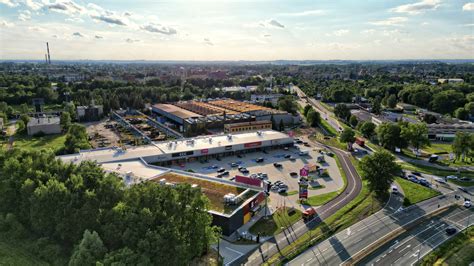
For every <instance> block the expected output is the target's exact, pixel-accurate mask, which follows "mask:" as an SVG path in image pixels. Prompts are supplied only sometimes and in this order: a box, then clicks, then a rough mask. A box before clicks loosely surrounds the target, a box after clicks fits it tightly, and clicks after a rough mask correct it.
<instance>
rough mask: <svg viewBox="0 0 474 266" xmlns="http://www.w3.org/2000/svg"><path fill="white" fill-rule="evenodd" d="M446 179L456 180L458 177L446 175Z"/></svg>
mask: <svg viewBox="0 0 474 266" xmlns="http://www.w3.org/2000/svg"><path fill="white" fill-rule="evenodd" d="M446 179H451V180H457V179H458V177H457V176H455V175H448V176H446Z"/></svg>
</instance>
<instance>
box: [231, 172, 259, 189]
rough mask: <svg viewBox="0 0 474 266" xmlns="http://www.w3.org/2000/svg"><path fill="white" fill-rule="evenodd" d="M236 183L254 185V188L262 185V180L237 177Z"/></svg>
mask: <svg viewBox="0 0 474 266" xmlns="http://www.w3.org/2000/svg"><path fill="white" fill-rule="evenodd" d="M235 182H239V183H243V184H247V185H252V186H257V187H259V186H260V185H261V183H262V181H261V180H260V179H257V178H250V177H246V176H242V175H236V176H235Z"/></svg>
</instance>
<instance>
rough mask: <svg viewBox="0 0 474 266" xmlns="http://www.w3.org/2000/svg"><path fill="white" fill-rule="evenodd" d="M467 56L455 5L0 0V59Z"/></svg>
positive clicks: (473, 18)
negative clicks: (48, 48) (47, 46)
mask: <svg viewBox="0 0 474 266" xmlns="http://www.w3.org/2000/svg"><path fill="white" fill-rule="evenodd" d="M46 41H48V42H49V43H50V46H51V53H52V59H116V60H128V59H147V60H277V59H299V60H303V59H306V60H309V59H314V60H318V59H319V60H327V59H354V60H357V59H362V60H363V59H467V58H470V59H473V58H474V2H469V1H465V0H400V1H395V0H388V1H382V0H377V1H376V0H369V1H367V0H345V1H337V0H328V1H326V0H312V1H298V0H293V1H291V0H289V1H282V0H281V1H258V0H257V1H256V0H254V1H250V0H249V1H247V0H246V1H237V0H214V1H203V0H196V1H191V0H188V1H185V0H174V1H171V0H167V1H144V0H134V1H125V0H107V1H83V0H61V1H54V0H0V59H42V58H44V52H45V42H46Z"/></svg>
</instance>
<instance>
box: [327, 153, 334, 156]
mask: <svg viewBox="0 0 474 266" xmlns="http://www.w3.org/2000/svg"><path fill="white" fill-rule="evenodd" d="M326 155H327V156H329V157H334V153H332V152H327V153H326Z"/></svg>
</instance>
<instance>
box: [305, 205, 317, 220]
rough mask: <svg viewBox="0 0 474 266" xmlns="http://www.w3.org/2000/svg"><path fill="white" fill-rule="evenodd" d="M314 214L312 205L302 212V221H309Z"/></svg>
mask: <svg viewBox="0 0 474 266" xmlns="http://www.w3.org/2000/svg"><path fill="white" fill-rule="evenodd" d="M314 216H316V210H315V209H314V208H312V207H310V208H307V209H306V210H305V211H304V212H303V221H305V222H308V221H311V220H312V219H313V218H314Z"/></svg>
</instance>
